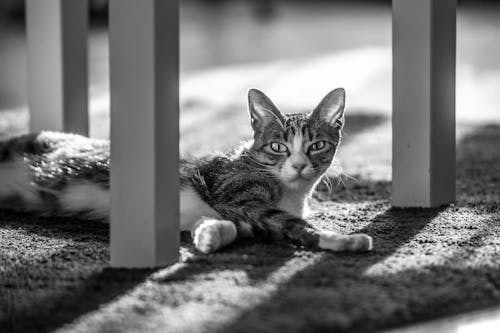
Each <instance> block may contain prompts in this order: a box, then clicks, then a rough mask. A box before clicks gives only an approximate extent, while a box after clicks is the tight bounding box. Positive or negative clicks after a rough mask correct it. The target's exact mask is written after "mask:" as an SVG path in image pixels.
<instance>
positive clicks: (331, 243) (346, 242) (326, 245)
mask: <svg viewBox="0 0 500 333" xmlns="http://www.w3.org/2000/svg"><path fill="white" fill-rule="evenodd" d="M319 247H320V248H321V249H324V250H330V251H334V252H343V251H349V252H367V251H371V250H372V249H373V239H372V238H371V237H370V236H368V235H365V234H353V235H339V234H337V233H335V232H330V231H323V232H322V233H321V234H320V238H319Z"/></svg>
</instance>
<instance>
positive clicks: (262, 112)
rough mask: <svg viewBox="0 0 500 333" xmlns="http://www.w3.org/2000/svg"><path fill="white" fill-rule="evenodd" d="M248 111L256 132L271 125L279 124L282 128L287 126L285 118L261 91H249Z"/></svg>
mask: <svg viewBox="0 0 500 333" xmlns="http://www.w3.org/2000/svg"><path fill="white" fill-rule="evenodd" d="M248 111H249V113H250V121H251V124H252V129H253V130H254V131H259V130H261V129H263V128H264V127H266V126H267V125H268V124H270V123H276V124H279V125H280V126H281V127H283V126H284V124H285V118H284V117H283V115H282V114H281V112H280V111H279V110H278V108H277V107H276V106H275V105H274V104H273V102H271V100H270V99H269V97H267V96H266V95H265V94H264V93H263V92H262V91H260V90H257V89H250V90H249V91H248Z"/></svg>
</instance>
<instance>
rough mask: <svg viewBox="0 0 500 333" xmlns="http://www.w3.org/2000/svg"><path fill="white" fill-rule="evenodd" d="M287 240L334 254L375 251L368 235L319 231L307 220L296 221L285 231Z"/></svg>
mask: <svg viewBox="0 0 500 333" xmlns="http://www.w3.org/2000/svg"><path fill="white" fill-rule="evenodd" d="M284 232H285V236H286V238H287V239H288V240H289V241H290V242H292V243H295V244H298V245H305V246H306V247H312V248H319V249H322V250H328V251H332V252H367V251H371V250H372V249H373V240H372V238H371V237H370V236H368V235H366V234H352V235H342V234H339V233H336V232H333V231H326V230H317V229H316V228H314V227H313V226H311V225H310V224H309V223H308V222H307V221H305V220H302V219H300V220H296V221H295V223H294V225H293V226H292V227H288V228H286V229H285V230H284Z"/></svg>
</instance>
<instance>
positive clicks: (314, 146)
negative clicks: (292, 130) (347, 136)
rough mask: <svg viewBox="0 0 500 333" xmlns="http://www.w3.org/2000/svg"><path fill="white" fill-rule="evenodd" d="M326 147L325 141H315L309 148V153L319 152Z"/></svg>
mask: <svg viewBox="0 0 500 333" xmlns="http://www.w3.org/2000/svg"><path fill="white" fill-rule="evenodd" d="M326 146H327V142H326V141H316V142H315V143H313V144H312V145H310V146H309V151H310V152H319V151H321V150H323V149H325V148H326Z"/></svg>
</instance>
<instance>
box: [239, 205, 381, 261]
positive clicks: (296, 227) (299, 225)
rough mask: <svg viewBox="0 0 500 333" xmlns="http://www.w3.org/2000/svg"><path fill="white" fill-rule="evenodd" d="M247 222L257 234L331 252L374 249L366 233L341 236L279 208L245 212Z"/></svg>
mask: <svg viewBox="0 0 500 333" xmlns="http://www.w3.org/2000/svg"><path fill="white" fill-rule="evenodd" d="M235 212H236V210H235V211H233V213H235ZM246 221H247V222H248V223H250V225H251V226H252V230H253V231H254V234H255V235H256V236H261V237H262V238H272V239H275V240H285V241H288V242H290V243H292V244H295V245H299V246H304V247H306V248H311V249H318V248H319V249H323V250H329V251H332V252H345V251H349V252H365V251H370V250H372V249H373V240H372V238H371V237H370V236H368V235H366V234H353V235H340V234H338V233H335V232H332V231H325V230H318V229H316V228H315V227H313V226H312V225H311V224H309V223H308V222H307V221H306V220H304V219H302V218H299V217H296V216H293V215H291V214H289V213H287V212H285V211H283V210H280V209H275V208H264V209H262V208H261V210H260V211H258V212H254V213H253V214H252V213H246Z"/></svg>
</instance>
